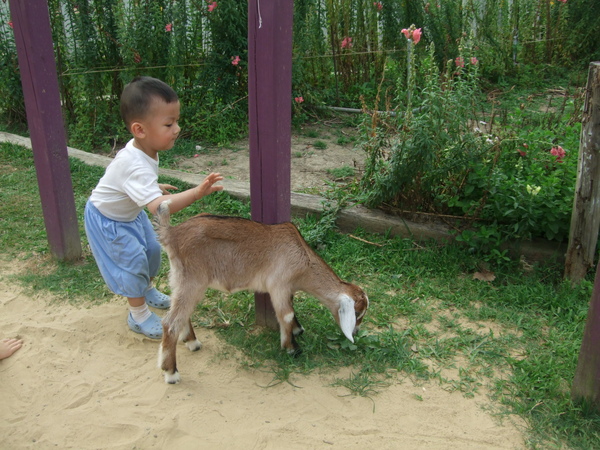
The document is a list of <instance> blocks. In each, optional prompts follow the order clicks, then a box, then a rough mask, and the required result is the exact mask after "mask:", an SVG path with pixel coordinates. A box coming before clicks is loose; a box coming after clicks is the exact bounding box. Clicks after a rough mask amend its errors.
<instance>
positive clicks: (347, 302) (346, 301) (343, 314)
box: [338, 294, 356, 342]
mask: <svg viewBox="0 0 600 450" xmlns="http://www.w3.org/2000/svg"><path fill="white" fill-rule="evenodd" d="M338 318H339V321H340V328H341V329H342V333H344V336H346V337H347V338H348V339H349V340H350V341H351V342H354V337H353V336H352V333H354V327H356V313H355V312H354V300H352V299H351V298H350V297H348V296H347V295H345V294H344V295H342V296H341V297H340V308H339V309H338Z"/></svg>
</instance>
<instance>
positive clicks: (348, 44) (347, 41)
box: [342, 37, 352, 48]
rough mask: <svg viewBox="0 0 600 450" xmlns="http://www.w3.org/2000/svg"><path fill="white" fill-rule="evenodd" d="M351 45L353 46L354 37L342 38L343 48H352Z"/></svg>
mask: <svg viewBox="0 0 600 450" xmlns="http://www.w3.org/2000/svg"><path fill="white" fill-rule="evenodd" d="M350 47H352V38H351V37H345V38H344V39H342V48H350Z"/></svg>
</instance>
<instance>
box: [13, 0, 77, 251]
mask: <svg viewBox="0 0 600 450" xmlns="http://www.w3.org/2000/svg"><path fill="white" fill-rule="evenodd" d="M10 14H11V19H12V22H13V27H14V33H15V42H16V46H17V55H18V58H19V70H20V72H21V84H22V85H23V95H24V98H25V109H26V111H27V123H28V126H29V133H30V135H31V145H32V147H33V159H34V163H35V169H36V172H37V179H38V186H39V190H40V198H41V202H42V211H43V214H44V222H45V224H46V232H47V235H48V243H49V245H50V251H51V252H52V253H53V254H54V256H55V257H57V258H58V259H61V260H74V259H77V258H79V257H80V256H81V241H80V239H79V229H78V225H77V213H76V210H75V199H74V197H73V185H72V182H71V173H70V170H69V158H68V153H67V143H66V134H65V128H64V123H63V118H62V111H61V107H60V95H59V90H58V77H57V75H56V63H55V60H54V49H53V46H52V33H51V30H50V17H49V14H48V3H47V1H46V0H10Z"/></svg>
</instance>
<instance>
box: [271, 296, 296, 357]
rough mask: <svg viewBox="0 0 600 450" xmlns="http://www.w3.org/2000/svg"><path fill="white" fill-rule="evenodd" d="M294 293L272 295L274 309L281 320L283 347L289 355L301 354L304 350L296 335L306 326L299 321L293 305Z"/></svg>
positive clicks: (280, 328) (279, 320)
mask: <svg viewBox="0 0 600 450" xmlns="http://www.w3.org/2000/svg"><path fill="white" fill-rule="evenodd" d="M292 301H293V295H291V294H289V293H279V294H272V295H271V302H272V303H273V309H274V310H275V315H276V316H277V322H279V332H280V333H281V348H282V349H284V350H285V351H286V352H287V353H288V354H289V355H292V356H299V355H300V354H301V353H302V350H301V349H300V347H299V346H298V344H297V342H296V339H295V337H296V336H300V335H301V334H302V333H303V332H304V328H302V325H300V322H298V319H297V318H296V313H295V312H294V307H293V306H292Z"/></svg>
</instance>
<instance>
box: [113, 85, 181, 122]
mask: <svg viewBox="0 0 600 450" xmlns="http://www.w3.org/2000/svg"><path fill="white" fill-rule="evenodd" d="M155 98H159V99H160V100H163V101H164V102H165V103H173V102H176V101H178V100H179V97H178V96H177V93H176V92H175V91H174V90H173V88H172V87H171V86H169V85H168V84H167V83H165V82H164V81H161V80H158V79H156V78H152V77H142V76H138V77H135V78H134V79H133V80H131V81H130V82H129V83H128V84H127V85H126V86H125V88H124V89H123V93H122V94H121V118H122V119H123V122H125V125H126V126H127V128H129V126H130V125H131V123H132V122H134V121H136V120H140V119H143V118H144V117H145V116H146V114H147V113H148V108H149V107H150V103H151V102H152V101H153V100H154V99H155Z"/></svg>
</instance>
